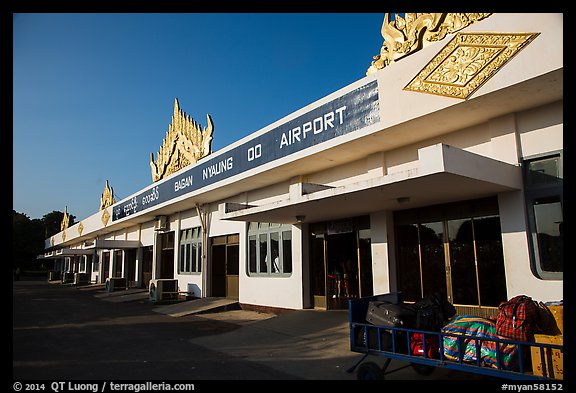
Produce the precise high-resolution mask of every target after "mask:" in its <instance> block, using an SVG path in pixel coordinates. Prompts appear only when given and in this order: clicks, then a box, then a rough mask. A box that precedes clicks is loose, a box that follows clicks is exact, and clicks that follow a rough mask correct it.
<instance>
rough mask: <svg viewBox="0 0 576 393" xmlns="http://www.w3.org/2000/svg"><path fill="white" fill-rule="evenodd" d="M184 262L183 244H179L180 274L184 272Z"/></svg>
mask: <svg viewBox="0 0 576 393" xmlns="http://www.w3.org/2000/svg"><path fill="white" fill-rule="evenodd" d="M184 261H185V254H184V244H180V272H183V271H184Z"/></svg>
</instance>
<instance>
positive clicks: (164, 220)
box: [154, 216, 168, 231]
mask: <svg viewBox="0 0 576 393" xmlns="http://www.w3.org/2000/svg"><path fill="white" fill-rule="evenodd" d="M154 229H155V230H157V231H165V230H167V229H168V217H167V216H158V217H156V223H155V224H154Z"/></svg>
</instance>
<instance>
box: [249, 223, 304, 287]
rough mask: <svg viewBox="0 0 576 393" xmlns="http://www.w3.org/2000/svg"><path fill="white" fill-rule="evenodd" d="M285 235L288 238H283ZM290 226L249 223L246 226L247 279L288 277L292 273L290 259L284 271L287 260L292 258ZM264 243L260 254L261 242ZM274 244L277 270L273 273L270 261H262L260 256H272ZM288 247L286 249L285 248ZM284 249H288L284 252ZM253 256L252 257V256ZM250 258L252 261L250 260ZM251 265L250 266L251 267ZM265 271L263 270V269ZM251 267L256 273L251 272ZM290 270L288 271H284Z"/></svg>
mask: <svg viewBox="0 0 576 393" xmlns="http://www.w3.org/2000/svg"><path fill="white" fill-rule="evenodd" d="M285 233H289V236H287V237H288V238H285V237H286V235H285ZM292 238H293V234H292V225H290V224H278V223H268V222H265V223H264V222H262V223H260V222H251V223H250V224H249V226H248V235H247V242H248V246H247V247H246V254H247V256H246V265H245V266H246V275H247V276H248V277H290V276H292V272H293V271H294V265H293V260H292V258H291V260H290V264H289V269H286V267H287V265H286V262H287V259H286V258H288V257H289V256H292V255H293V253H292ZM261 239H262V240H265V242H266V249H265V253H262V252H261V251H262V249H261V244H262V243H263V241H262V240H261ZM251 241H254V242H255V247H251V245H250V242H251ZM273 242H276V243H277V247H278V270H279V271H277V272H276V271H273V269H272V265H273V264H272V262H273V261H272V260H266V257H264V261H262V255H263V254H264V255H266V256H268V255H272V243H273ZM287 246H288V247H287ZM285 248H289V249H288V250H285ZM252 254H254V255H252ZM251 258H252V260H251ZM251 265H252V266H251ZM264 266H265V269H266V271H263V270H264V268H263V267H264ZM251 267H253V268H255V270H256V271H251ZM285 270H290V271H285Z"/></svg>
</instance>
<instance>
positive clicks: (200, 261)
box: [196, 242, 202, 273]
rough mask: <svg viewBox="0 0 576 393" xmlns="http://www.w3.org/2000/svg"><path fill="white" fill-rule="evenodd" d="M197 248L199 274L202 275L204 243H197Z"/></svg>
mask: <svg viewBox="0 0 576 393" xmlns="http://www.w3.org/2000/svg"><path fill="white" fill-rule="evenodd" d="M196 246H197V248H198V254H197V255H198V266H197V269H198V270H197V272H198V273H200V272H202V243H201V242H199V243H196Z"/></svg>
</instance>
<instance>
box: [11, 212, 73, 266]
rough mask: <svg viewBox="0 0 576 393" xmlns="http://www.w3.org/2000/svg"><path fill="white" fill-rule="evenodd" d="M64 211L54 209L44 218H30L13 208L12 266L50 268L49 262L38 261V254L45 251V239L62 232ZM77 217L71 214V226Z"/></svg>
mask: <svg viewBox="0 0 576 393" xmlns="http://www.w3.org/2000/svg"><path fill="white" fill-rule="evenodd" d="M63 217H64V213H63V212H59V211H52V212H51V213H48V214H45V215H44V217H42V219H36V218H35V219H30V217H28V216H27V215H26V214H24V213H19V212H17V211H15V210H14V209H12V258H13V260H12V267H13V268H14V269H16V268H17V267H19V268H20V270H22V271H24V270H38V269H41V268H42V267H44V268H50V266H48V265H46V264H47V263H48V262H50V261H49V260H48V262H47V261H43V262H41V263H38V261H37V256H38V255H40V254H43V253H44V248H45V241H46V240H47V239H49V238H50V237H51V236H52V235H55V234H57V233H59V232H60V223H61V222H62V218H63ZM75 219H76V217H75V216H73V215H71V214H69V226H72V225H74V221H75Z"/></svg>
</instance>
